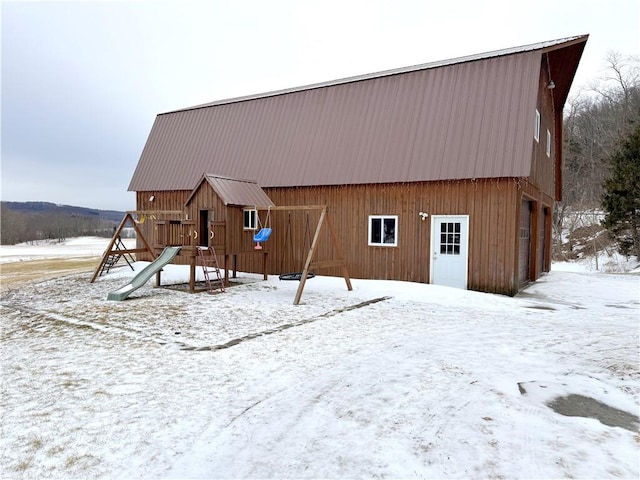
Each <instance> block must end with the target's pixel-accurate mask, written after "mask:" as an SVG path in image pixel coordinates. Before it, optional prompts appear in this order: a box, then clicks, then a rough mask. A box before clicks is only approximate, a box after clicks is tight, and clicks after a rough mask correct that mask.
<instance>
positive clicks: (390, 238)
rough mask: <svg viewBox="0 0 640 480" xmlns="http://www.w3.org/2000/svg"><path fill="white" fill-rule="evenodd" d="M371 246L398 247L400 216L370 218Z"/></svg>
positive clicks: (374, 216) (375, 216) (373, 216)
mask: <svg viewBox="0 0 640 480" xmlns="http://www.w3.org/2000/svg"><path fill="white" fill-rule="evenodd" d="M369 245H374V246H383V247H396V246H397V245H398V216H397V215H388V216H385V215H370V216H369Z"/></svg>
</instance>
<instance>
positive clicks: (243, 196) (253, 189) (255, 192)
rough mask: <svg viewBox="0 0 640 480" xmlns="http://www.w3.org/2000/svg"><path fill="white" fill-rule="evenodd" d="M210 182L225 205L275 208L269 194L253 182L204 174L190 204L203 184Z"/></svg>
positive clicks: (192, 193)
mask: <svg viewBox="0 0 640 480" xmlns="http://www.w3.org/2000/svg"><path fill="white" fill-rule="evenodd" d="M205 181H206V182H208V183H209V185H211V188H213V191H214V192H216V195H218V197H220V199H221V200H222V201H223V202H224V204H225V205H237V206H241V207H247V206H255V205H262V206H270V205H271V206H273V205H275V204H274V203H273V202H272V201H271V199H270V198H269V197H268V196H267V194H266V193H265V192H264V190H262V188H260V187H259V186H258V184H257V183H256V182H255V181H253V180H240V179H236V178H227V177H221V176H219V175H211V174H204V175H203V176H202V177H201V180H200V181H199V182H198V184H197V185H196V186H195V188H194V189H193V191H192V192H191V195H190V196H189V198H188V199H187V201H186V203H187V204H188V203H189V202H190V201H191V199H192V198H193V196H194V195H195V193H196V191H197V190H198V189H199V188H200V186H201V185H202V183H203V182H205Z"/></svg>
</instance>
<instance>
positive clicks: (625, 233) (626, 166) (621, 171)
mask: <svg viewBox="0 0 640 480" xmlns="http://www.w3.org/2000/svg"><path fill="white" fill-rule="evenodd" d="M609 162H610V164H611V171H610V177H609V178H608V179H607V180H605V182H604V185H603V186H604V194H603V197H602V206H603V208H604V210H605V212H606V216H605V219H604V221H603V225H604V226H605V228H606V229H607V230H609V232H610V234H611V235H612V237H613V238H614V239H615V240H616V241H617V242H618V245H619V248H620V252H621V253H622V254H624V255H635V256H636V257H637V259H638V260H640V126H638V127H636V129H635V130H634V131H633V132H632V133H631V134H630V135H629V136H628V137H627V138H626V140H625V141H624V142H623V143H622V144H621V146H620V148H619V149H618V150H617V151H616V152H615V153H614V154H613V155H612V156H611V157H610V158H609Z"/></svg>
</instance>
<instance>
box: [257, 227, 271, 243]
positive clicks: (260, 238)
mask: <svg viewBox="0 0 640 480" xmlns="http://www.w3.org/2000/svg"><path fill="white" fill-rule="evenodd" d="M270 236H271V229H270V228H262V229H261V230H260V231H259V232H258V233H256V234H255V235H254V236H253V241H254V242H266V241H267V240H269V237H270Z"/></svg>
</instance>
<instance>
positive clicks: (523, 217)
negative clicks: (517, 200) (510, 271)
mask: <svg viewBox="0 0 640 480" xmlns="http://www.w3.org/2000/svg"><path fill="white" fill-rule="evenodd" d="M530 261H531V202H529V201H527V200H523V201H522V206H521V207H520V242H519V255H518V272H519V281H520V287H523V286H524V285H526V284H527V283H529V279H530V273H529V272H530V271H531V269H530Z"/></svg>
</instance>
